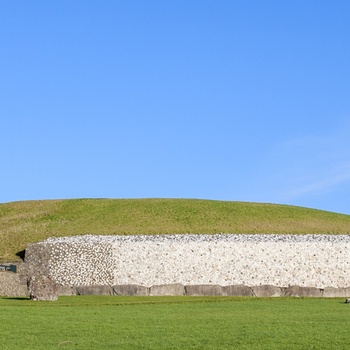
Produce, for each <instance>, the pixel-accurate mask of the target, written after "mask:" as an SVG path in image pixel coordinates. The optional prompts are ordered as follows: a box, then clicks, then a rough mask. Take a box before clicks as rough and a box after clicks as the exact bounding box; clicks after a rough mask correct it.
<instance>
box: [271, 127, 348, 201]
mask: <svg viewBox="0 0 350 350" xmlns="http://www.w3.org/2000/svg"><path fill="white" fill-rule="evenodd" d="M349 135H350V123H347V124H346V125H343V127H341V128H335V129H334V130H328V131H327V132H324V133H323V134H313V135H307V136H305V137H302V138H295V139H290V140H286V141H285V142H283V143H281V144H278V145H275V147H274V149H273V150H272V151H271V152H269V154H268V155H267V158H268V159H267V160H266V163H267V168H268V169H272V171H271V174H270V180H269V186H268V187H269V188H270V194H268V193H267V191H268V188H266V189H265V194H266V196H270V198H271V197H273V201H275V202H280V203H291V204H293V203H294V202H296V203H302V202H303V201H305V202H307V201H308V200H309V199H310V198H311V197H315V196H318V197H321V196H323V197H326V196H328V195H330V194H331V193H332V192H333V191H340V190H341V188H342V186H344V187H346V186H348V184H349V183H350V138H349Z"/></svg>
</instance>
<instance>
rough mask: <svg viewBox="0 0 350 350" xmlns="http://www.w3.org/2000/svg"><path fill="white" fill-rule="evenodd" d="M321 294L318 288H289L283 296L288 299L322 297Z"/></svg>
mask: <svg viewBox="0 0 350 350" xmlns="http://www.w3.org/2000/svg"><path fill="white" fill-rule="evenodd" d="M322 294H323V291H322V290H321V289H319V288H315V287H301V286H290V287H288V288H286V290H285V292H284V296H288V297H322Z"/></svg>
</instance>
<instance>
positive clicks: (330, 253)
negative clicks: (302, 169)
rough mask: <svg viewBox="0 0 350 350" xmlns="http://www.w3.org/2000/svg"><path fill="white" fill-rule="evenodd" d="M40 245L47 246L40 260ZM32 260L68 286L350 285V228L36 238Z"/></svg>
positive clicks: (28, 257)
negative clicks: (291, 232)
mask: <svg viewBox="0 0 350 350" xmlns="http://www.w3.org/2000/svg"><path fill="white" fill-rule="evenodd" d="M38 249H39V250H40V251H43V250H44V251H46V253H45V254H44V255H41V258H40V259H41V261H40V262H39V261H37V260H38V259H37V258H36V252H37V251H38ZM43 256H44V258H43ZM36 259H37V260H36ZM26 261H27V262H28V264H29V265H32V268H33V266H35V268H36V269H38V268H40V264H43V265H45V269H46V270H47V272H48V274H49V275H50V277H51V278H52V279H53V280H54V281H56V282H57V283H58V284H59V285H62V286H69V285H74V286H84V285H110V286H113V285H124V284H125V285H131V284H137V285H142V286H147V287H150V286H153V285H164V284H173V283H181V284H183V285H197V284H214V285H215V284H216V285H221V286H228V285H238V284H244V285H246V286H259V285H274V286H279V287H288V286H291V285H299V286H303V287H317V288H325V287H335V288H345V287H349V286H350V275H349V267H350V235H235V234H233V235H228V234H217V235H156V236H147V235H144V236H94V235H85V236H74V237H64V238H49V239H48V240H46V241H44V242H40V243H35V244H31V245H30V246H28V248H27V251H26Z"/></svg>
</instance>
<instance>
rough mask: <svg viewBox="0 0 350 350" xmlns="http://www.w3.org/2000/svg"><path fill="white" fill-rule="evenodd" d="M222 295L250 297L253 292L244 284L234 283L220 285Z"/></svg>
mask: <svg viewBox="0 0 350 350" xmlns="http://www.w3.org/2000/svg"><path fill="white" fill-rule="evenodd" d="M222 290H223V292H222V295H227V296H247V297H251V296H253V295H254V294H253V292H252V290H251V288H249V287H248V286H245V285H244V284H235V285H231V286H224V287H222Z"/></svg>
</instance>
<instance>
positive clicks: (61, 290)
mask: <svg viewBox="0 0 350 350" xmlns="http://www.w3.org/2000/svg"><path fill="white" fill-rule="evenodd" d="M57 294H58V295H62V296H63V295H66V296H69V295H77V289H76V287H75V286H58V287H57Z"/></svg>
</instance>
